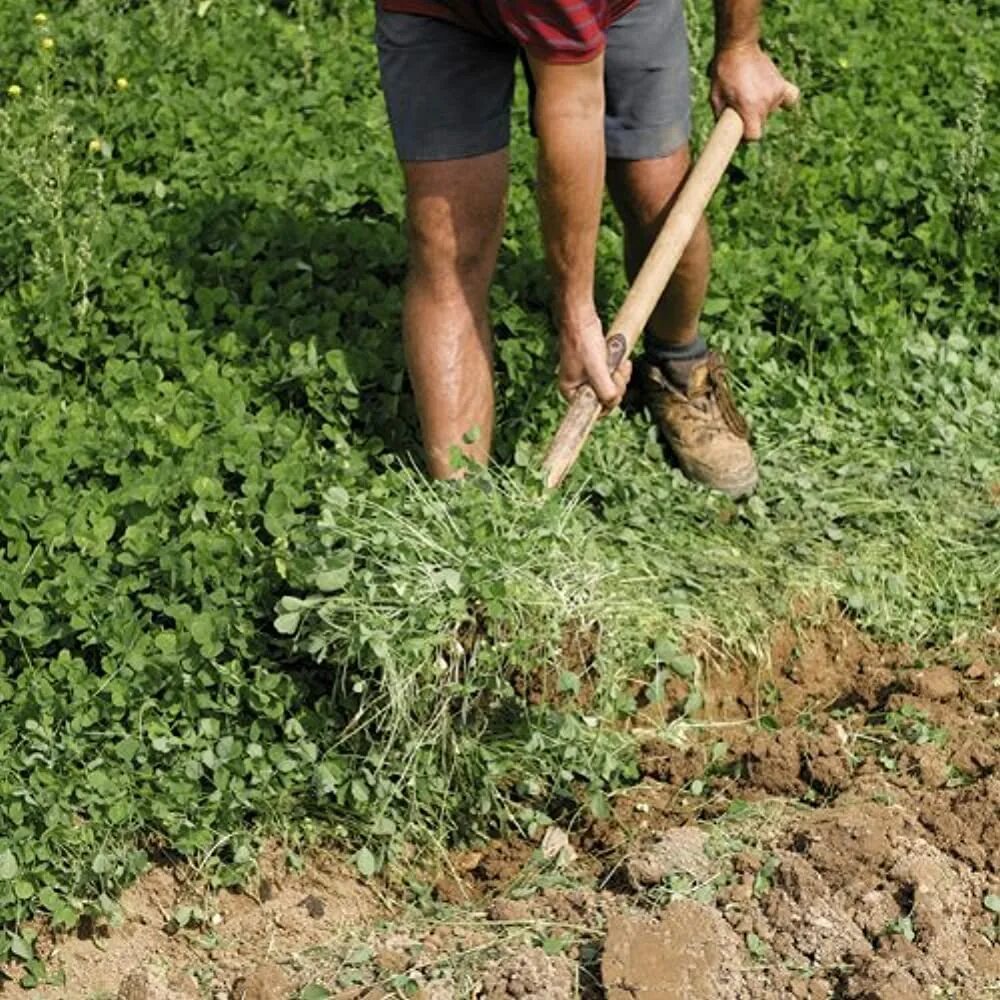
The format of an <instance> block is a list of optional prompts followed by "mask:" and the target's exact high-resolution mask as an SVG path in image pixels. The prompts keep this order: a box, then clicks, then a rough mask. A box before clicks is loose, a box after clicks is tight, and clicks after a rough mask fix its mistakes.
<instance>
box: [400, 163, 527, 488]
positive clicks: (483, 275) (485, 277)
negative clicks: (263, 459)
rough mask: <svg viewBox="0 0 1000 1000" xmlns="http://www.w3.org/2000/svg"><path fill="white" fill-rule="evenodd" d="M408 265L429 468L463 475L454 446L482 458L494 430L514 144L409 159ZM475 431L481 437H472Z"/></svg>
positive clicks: (413, 365)
mask: <svg viewBox="0 0 1000 1000" xmlns="http://www.w3.org/2000/svg"><path fill="white" fill-rule="evenodd" d="M403 170H404V173H405V176H406V206H407V223H408V239H409V271H408V274H407V280H406V295H405V299H404V304H403V336H404V343H405V347H406V361H407V366H408V367H409V371H410V379H411V381H412V383H413V391H414V394H415V396H416V403H417V412H418V413H419V415H420V424H421V428H422V430H423V438H424V447H425V449H426V452H427V465H428V471H429V472H430V474H431V475H432V476H434V477H435V478H437V479H448V478H451V477H453V476H455V475H456V472H455V470H454V469H453V468H452V465H451V462H450V454H451V449H452V448H453V447H458V448H460V449H461V450H462V451H463V452H464V453H465V454H466V455H468V456H469V457H470V458H472V459H474V460H475V461H477V462H480V463H484V462H485V461H486V460H487V459H488V458H489V454H490V444H491V441H492V437H493V344H492V340H493V335H492V330H491V328H490V323H489V316H488V303H489V288H490V281H491V280H492V277H493V271H494V268H495V267H496V258H497V251H498V250H499V247H500V238H501V236H502V235H503V224H504V208H505V198H506V192H507V151H506V150H500V151H498V152H495V153H487V154H485V155H484V156H474V157H469V158H468V159H463V160H444V161H436V162H426V163H418V162H409V163H404V164H403ZM476 434H478V436H477V437H475V440H474V441H470V440H468V439H471V438H472V437H474V436H475V435H476Z"/></svg>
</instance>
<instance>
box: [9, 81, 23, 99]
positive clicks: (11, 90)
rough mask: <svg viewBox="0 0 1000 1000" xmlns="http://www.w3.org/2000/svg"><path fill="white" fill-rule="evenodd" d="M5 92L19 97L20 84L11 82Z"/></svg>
mask: <svg viewBox="0 0 1000 1000" xmlns="http://www.w3.org/2000/svg"><path fill="white" fill-rule="evenodd" d="M7 94H8V95H9V96H10V97H20V96H21V88H20V86H19V85H18V84H16V83H12V84H11V85H10V86H9V87H8V88H7Z"/></svg>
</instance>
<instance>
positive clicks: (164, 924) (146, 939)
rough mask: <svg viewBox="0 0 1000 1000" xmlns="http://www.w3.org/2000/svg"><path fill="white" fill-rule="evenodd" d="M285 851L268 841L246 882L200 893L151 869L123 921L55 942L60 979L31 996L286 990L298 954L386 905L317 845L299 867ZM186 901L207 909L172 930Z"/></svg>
mask: <svg viewBox="0 0 1000 1000" xmlns="http://www.w3.org/2000/svg"><path fill="white" fill-rule="evenodd" d="M283 857H284V855H283V852H282V851H281V850H280V849H279V848H277V847H273V846H272V847H268V848H266V849H265V850H264V851H263V852H262V854H261V858H260V862H259V879H258V880H257V883H256V885H255V886H253V887H252V889H247V890H245V891H242V892H230V891H226V892H222V893H219V894H218V895H215V896H210V895H208V894H199V895H198V897H197V899H193V898H192V895H191V892H192V890H191V888H190V887H189V886H187V885H185V883H184V881H183V877H182V876H183V873H182V872H181V871H179V870H178V871H171V870H170V869H167V868H163V867H157V868H153V869H151V870H150V871H149V872H148V873H147V874H146V875H144V876H142V877H141V878H140V879H139V880H138V881H137V882H136V883H135V884H134V885H132V886H131V887H130V888H128V889H127V890H125V892H124V893H123V895H122V898H121V900H120V904H121V910H122V915H123V923H122V924H121V926H119V927H113V928H105V929H102V931H101V933H99V934H98V935H95V936H91V937H64V938H60V939H58V940H57V941H55V942H53V943H52V944H51V946H50V949H49V951H48V952H47V961H48V964H49V967H50V968H51V969H52V970H53V971H57V970H61V971H62V972H63V973H64V975H65V983H64V984H62V985H59V986H41V987H38V988H37V989H34V990H32V991H31V994H30V996H31V997H32V998H33V1000H35V998H37V1000H57V998H58V1000H77V998H80V1000H83V998H90V997H94V996H106V997H120V998H121V1000H199V998H202V997H216V996H218V997H220V998H228V997H230V996H232V997H234V998H237V997H238V998H241V1000H285V998H286V997H289V996H291V994H292V983H293V981H294V980H295V979H296V978H297V977H296V975H295V968H294V966H295V958H296V956H298V955H300V954H302V953H304V952H306V951H308V950H309V949H310V948H315V947H318V946H323V945H326V944H327V943H328V942H329V941H330V940H331V939H333V938H335V937H336V936H338V934H340V933H341V932H342V931H343V929H344V928H345V927H348V926H350V927H356V926H358V925H361V924H363V923H365V922H370V921H372V920H373V919H375V918H376V917H377V916H378V915H379V914H380V913H381V912H382V907H381V905H380V903H379V901H378V899H377V898H376V896H375V895H374V894H373V893H372V892H371V890H370V889H368V888H366V887H365V886H364V885H362V884H361V883H359V881H358V880H357V879H356V877H355V876H354V875H353V874H352V873H351V872H350V870H349V869H348V868H347V867H346V866H345V865H344V864H342V863H340V862H339V861H336V860H334V859H331V858H330V857H327V856H324V855H322V854H315V855H313V856H311V857H310V858H309V859H308V861H307V864H306V866H305V868H304V869H303V871H302V872H293V871H290V870H288V869H287V867H286V866H285V864H284V860H283ZM192 903H195V904H196V905H198V906H199V907H201V908H202V909H203V911H204V912H205V915H206V919H205V921H204V922H203V924H202V925H201V926H200V927H198V928H194V929H183V930H176V929H175V928H174V927H173V926H172V925H171V920H170V918H171V915H172V914H173V912H174V910H175V908H176V907H177V906H178V905H181V904H192ZM278 963H281V964H278ZM0 989H2V987H0ZM8 990H16V991H17V992H20V989H19V988H18V987H16V986H9V987H8ZM25 995H28V994H25Z"/></svg>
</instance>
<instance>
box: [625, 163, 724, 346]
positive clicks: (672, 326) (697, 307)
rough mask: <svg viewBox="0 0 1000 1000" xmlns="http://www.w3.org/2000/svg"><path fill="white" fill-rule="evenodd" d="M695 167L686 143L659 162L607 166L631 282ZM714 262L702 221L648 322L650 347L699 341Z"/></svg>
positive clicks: (704, 222)
mask: <svg viewBox="0 0 1000 1000" xmlns="http://www.w3.org/2000/svg"><path fill="white" fill-rule="evenodd" d="M690 163H691V157H690V153H689V151H688V146H687V144H686V143H685V145H683V146H682V147H681V148H680V149H678V150H677V151H676V152H674V153H671V154H670V155H669V156H664V157H660V158H657V159H647V160H610V161H609V162H608V171H607V177H608V190H609V191H610V193H611V199H612V201H613V202H614V204H615V208H616V209H617V210H618V214H619V216H621V219H622V224H623V226H624V230H625V270H626V273H627V274H628V279H629V281H630V282H631V281H632V280H633V279H634V278H635V276H636V274H638V273H639V268H640V267H641V266H642V262H643V261H644V260H645V259H646V254H647V253H648V252H649V249H650V247H651V246H652V245H653V241H654V240H655V239H656V237H657V235H658V234H659V232H660V229H661V228H662V226H663V220H664V219H665V218H666V216H667V212H668V211H669V210H670V208H671V206H672V205H673V202H674V197H675V196H676V193H677V191H678V189H679V188H680V185H681V183H682V182H683V180H684V177H685V175H686V174H687V171H688V168H689V166H690ZM711 260H712V242H711V239H710V237H709V233H708V224H707V222H706V221H705V219H704V217H702V219H701V221H700V222H699V223H698V228H697V229H696V230H695V232H694V235H693V236H692V238H691V242H690V243H689V244H688V246H687V249H686V250H685V251H684V255H683V256H682V257H681V259H680V261H679V262H678V264H677V269H676V270H675V271H674V273H673V276H672V277H671V279H670V282H669V283H668V285H667V289H666V292H665V293H664V295H663V297H662V298H661V299H660V301H659V302H658V303H657V306H656V308H655V309H654V310H653V315H652V316H651V317H650V319H649V322H648V323H647V324H646V344H647V347H649V346H651V345H660V346H663V347H685V346H687V345H689V344H691V343H693V342H694V341H695V340H696V338H697V336H698V317H699V315H700V314H701V307H702V305H703V304H704V302H705V293H706V292H707V290H708V276H709V269H710V267H711Z"/></svg>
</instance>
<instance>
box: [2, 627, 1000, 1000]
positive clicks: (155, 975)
mask: <svg viewBox="0 0 1000 1000" xmlns="http://www.w3.org/2000/svg"><path fill="white" fill-rule="evenodd" d="M566 652H567V656H566V659H567V660H570V659H572V658H573V657H575V658H576V659H577V660H578V662H579V667H580V669H581V672H582V671H584V670H586V669H587V667H588V666H589V662H588V661H589V652H588V648H587V646H586V643H584V644H582V645H580V646H579V648H577V647H573V648H569V647H567V650H566ZM701 659H702V662H703V666H705V671H704V672H705V677H704V692H703V693H704V698H705V710H704V713H703V718H701V719H700V720H698V721H697V722H696V723H694V724H692V725H686V724H681V725H680V727H678V726H677V725H674V726H669V727H666V728H664V727H663V725H662V722H661V733H664V734H667V735H670V736H671V737H672V738H671V739H670V740H667V739H664V738H660V739H653V740H650V741H648V742H647V743H646V744H645V745H644V748H643V752H642V765H641V766H642V772H643V779H642V781H641V782H640V783H639V784H637V785H636V786H634V787H633V788H630V789H628V790H627V791H626V792H624V793H622V794H619V795H617V796H615V797H614V798H613V801H612V813H611V816H610V817H609V818H608V819H607V820H604V821H601V822H590V823H587V824H585V825H581V826H579V827H576V828H571V829H570V830H569V831H568V834H569V838H568V841H567V840H565V839H564V838H562V837H552V836H550V838H549V839H548V841H547V842H546V845H539V844H535V843H527V842H524V841H516V840H507V841H498V842H496V843H492V844H489V845H485V846H484V847H482V848H480V849H478V850H475V851H471V850H469V851H464V852H461V853H457V854H455V855H453V856H452V857H451V858H450V859H449V864H448V866H447V870H445V871H444V872H442V874H441V876H440V877H439V878H438V880H437V882H436V883H435V886H434V894H435V896H436V898H437V900H438V909H437V911H436V912H435V913H434V914H433V915H432V916H427V915H426V912H425V913H424V915H420V914H418V913H415V912H413V911H409V912H407V911H405V910H403V909H401V908H395V907H391V906H389V905H388V904H387V903H386V902H385V901H384V900H383V899H381V898H379V897H378V896H377V895H376V894H375V892H374V891H373V890H371V889H370V888H366V887H365V886H364V885H362V884H359V883H358V882H357V881H356V880H355V878H354V877H353V876H352V875H351V874H350V873H349V872H348V871H347V870H346V869H345V868H343V867H342V866H339V865H337V864H335V863H333V862H330V861H329V860H324V859H323V858H322V857H319V856H318V857H315V858H313V859H312V860H311V862H310V863H309V865H308V866H307V869H306V871H305V872H303V873H302V874H300V875H294V874H290V873H288V872H287V871H285V869H284V867H283V866H282V865H281V864H280V857H278V854H277V852H271V854H270V855H266V856H265V858H264V859H263V865H262V874H261V879H260V881H259V884H258V885H257V886H255V887H254V891H252V892H251V891H249V890H248V891H244V892H242V893H231V892H227V893H223V894H222V895H220V896H216V897H212V898H211V899H209V898H208V897H206V898H205V910H206V913H208V914H210V915H209V916H208V919H207V923H206V924H205V926H204V927H203V928H202V929H201V930H200V931H199V932H188V931H183V932H180V933H175V934H173V935H169V934H167V933H166V931H165V927H166V926H167V917H168V916H169V914H170V913H171V912H172V910H173V908H174V907H175V906H176V905H177V903H178V902H184V901H190V888H188V887H185V886H184V885H182V884H181V883H180V882H178V880H177V879H176V878H175V877H174V876H173V875H171V874H170V873H169V872H167V871H165V870H163V869H157V870H154V871H153V872H151V873H150V874H149V875H147V876H146V877H144V878H143V879H142V880H140V882H139V883H138V884H137V885H136V886H134V887H133V888H132V889H131V890H129V892H127V893H126V894H125V897H124V899H123V909H124V912H125V915H126V919H125V922H124V925H123V926H122V927H120V928H117V929H113V930H111V931H109V933H108V934H107V935H106V936H104V937H101V938H99V939H98V940H96V941H95V940H77V939H72V940H69V941H62V942H60V943H59V945H58V947H57V948H56V950H55V951H54V953H53V955H52V960H53V965H55V966H62V967H63V968H65V970H66V972H67V981H66V985H65V986H60V987H58V988H55V987H51V988H49V987H46V988H42V989H40V990H37V991H35V996H38V997H41V998H49V997H65V998H67V1000H72V998H84V997H86V998H92V997H97V996H104V997H120V998H122V1000H184V998H195V997H205V998H211V1000H223V998H228V997H242V998H245V1000H279V998H284V997H292V996H294V995H295V993H296V991H297V990H298V989H299V988H301V987H302V986H303V985H304V984H306V983H323V984H325V985H326V987H327V988H328V989H329V991H330V994H331V995H332V996H335V997H342V998H343V1000H348V998H361V997H364V998H366V1000H374V998H376V997H384V996H391V995H400V996H403V995H407V996H412V995H416V996H419V997H421V998H423V1000H453V998H458V997H465V996H475V997H484V998H489V1000H507V998H511V1000H524V998H535V997H537V998H545V1000H563V998H570V997H575V996H584V997H599V996H607V997H609V998H611V1000H674V998H683V1000H701V998H704V1000H713V998H717V1000H764V998H768V1000H770V998H783V997H793V998H794V997H802V998H821V997H824V998H825V997H832V998H845V1000H920V998H932V997H954V998H967V1000H980V998H986V997H991V996H1000V916H998V915H996V914H995V913H993V912H991V911H990V910H989V909H987V907H986V906H985V900H986V899H987V897H988V896H990V897H993V896H997V895H1000V768H998V763H1000V633H994V634H992V635H991V636H988V637H987V639H986V640H985V641H980V642H978V643H977V644H976V645H975V646H972V645H968V644H964V645H963V644H956V645H954V646H951V647H948V648H947V649H943V650H938V651H934V652H928V651H926V650H924V651H920V650H915V649H911V648H908V647H904V646H899V647H891V648H886V647H884V646H878V645H877V644H876V643H874V642H873V641H872V640H871V639H869V638H868V637H866V636H864V635H863V634H862V633H860V632H859V631H858V630H857V629H856V628H854V627H853V626H852V625H851V624H850V623H849V622H848V621H847V620H845V619H841V618H834V619H832V620H828V621H825V622H824V623H823V624H821V625H819V624H808V625H800V626H799V627H797V628H794V627H792V626H789V625H783V626H780V627H778V628H776V629H775V631H774V634H773V636H772V639H771V643H770V656H769V657H768V658H765V660H764V661H763V662H761V663H759V664H757V665H756V666H755V667H754V668H747V669H734V668H733V665H732V663H728V664H725V663H719V664H716V665H713V664H712V663H711V662H709V661H707V659H706V656H704V655H702V657H701ZM678 694H679V695H680V694H681V692H680V691H678ZM667 721H669V720H667ZM551 845H555V847H554V849H550V847H551ZM8 989H11V988H10V987H8Z"/></svg>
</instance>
